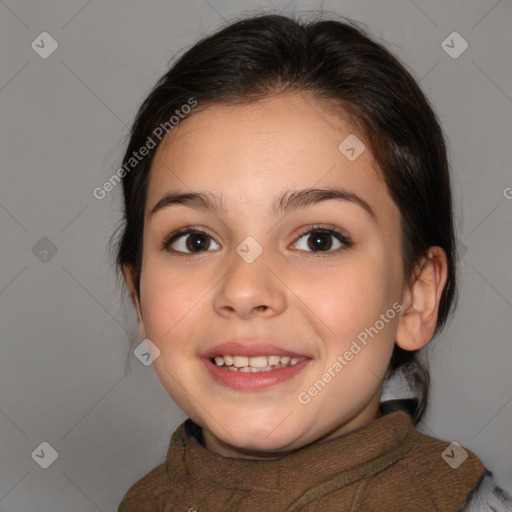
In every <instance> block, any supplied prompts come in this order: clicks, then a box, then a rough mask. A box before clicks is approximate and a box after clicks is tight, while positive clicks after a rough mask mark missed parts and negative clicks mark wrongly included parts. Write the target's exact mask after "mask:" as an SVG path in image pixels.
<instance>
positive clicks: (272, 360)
mask: <svg viewBox="0 0 512 512" xmlns="http://www.w3.org/2000/svg"><path fill="white" fill-rule="evenodd" d="M305 359H306V358H305V357H290V356H278V355H273V356H266V355H260V356H253V357H247V356H231V355H223V356H221V355H218V356H215V357H212V358H211V362H212V363H213V364H215V365H216V366H218V367H219V368H222V369H224V370H226V371H232V372H242V373H248V372H252V373H258V372H270V371H274V370H278V369H280V368H290V367H291V366H295V365H296V364H297V363H300V362H301V361H304V360H305Z"/></svg>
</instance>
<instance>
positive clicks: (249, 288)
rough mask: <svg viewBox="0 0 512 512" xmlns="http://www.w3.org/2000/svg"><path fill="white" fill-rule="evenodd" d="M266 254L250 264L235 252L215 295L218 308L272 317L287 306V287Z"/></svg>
mask: <svg viewBox="0 0 512 512" xmlns="http://www.w3.org/2000/svg"><path fill="white" fill-rule="evenodd" d="M264 255H265V251H263V253H262V254H261V255H260V256H259V257H258V258H257V259H256V260H255V261H253V262H252V263H248V262H246V261H245V260H244V259H242V258H241V257H240V256H239V255H238V254H236V253H235V255H234V256H233V261H232V264H231V267H230V270H229V271H228V272H227V273H226V274H225V276H224V278H223V279H222V280H221V282H220V284H219V287H218V288H217V290H216V294H215V297H214V309H215V311H216V312H217V313H218V314H219V315H222V316H225V317H233V316H237V317H239V318H242V319H244V320H247V319H250V318H252V317H254V316H263V317H272V316H274V315H279V314H281V313H282V312H283V311H284V310H285V309H286V296H285V288H286V287H285V285H284V284H283V282H282V281H281V280H280V279H279V278H278V277H277V276H278V275H279V273H278V271H277V269H276V268H272V266H271V265H270V262H269V261H268V259H267V258H266V257H265V256H264ZM230 263H231V262H230ZM274 267H275V266H274Z"/></svg>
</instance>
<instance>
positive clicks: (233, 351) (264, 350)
mask: <svg viewBox="0 0 512 512" xmlns="http://www.w3.org/2000/svg"><path fill="white" fill-rule="evenodd" d="M224 355H230V356H245V357H256V356H263V355H266V356H288V357H308V356H306V355H304V354H299V353H297V352H293V351H291V350H286V349H284V348H281V347H278V346H277V345H275V344H273V343H269V342H268V341H265V340H261V339H259V340H258V339H255V338H245V339H242V338H238V339H236V340H230V341H227V342H225V343H221V344H219V345H215V346H214V347H212V348H210V349H208V350H207V351H206V352H205V353H204V354H203V357H208V358H210V359H211V358H212V357H215V356H224Z"/></svg>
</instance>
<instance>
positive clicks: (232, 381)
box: [202, 358, 310, 391]
mask: <svg viewBox="0 0 512 512" xmlns="http://www.w3.org/2000/svg"><path fill="white" fill-rule="evenodd" d="M202 361H203V363H204V365H205V366H206V368H207V369H208V371H209V372H210V374H211V375H212V377H213V378H214V379H215V380H216V381H217V382H218V383H220V384H222V385H223V386H227V387H229V388H232V389H239V390H244V391H259V390H261V389H266V388H269V387H271V386H276V385H277V384H281V383H282V382H286V381H287V380H290V379H292V378H293V377H295V375H297V374H298V373H299V372H301V371H302V370H303V369H304V368H305V367H306V366H307V364H308V363H309V361H310V359H305V360H303V361H300V362H299V363H297V364H295V365H293V366H286V367H284V368H277V369H276V370H269V371H266V372H241V371H238V372H234V371H231V370H225V369H224V368H223V367H221V366H217V365H216V364H214V363H212V362H211V361H210V359H206V358H203V359H202Z"/></svg>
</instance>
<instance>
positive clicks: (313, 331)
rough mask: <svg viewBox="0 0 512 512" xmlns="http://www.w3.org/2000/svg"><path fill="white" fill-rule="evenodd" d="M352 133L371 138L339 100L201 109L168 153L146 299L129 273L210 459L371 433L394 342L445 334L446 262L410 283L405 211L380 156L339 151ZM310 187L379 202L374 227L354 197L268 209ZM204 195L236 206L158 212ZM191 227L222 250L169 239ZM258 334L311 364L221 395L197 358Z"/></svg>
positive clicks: (300, 98) (164, 371)
mask: <svg viewBox="0 0 512 512" xmlns="http://www.w3.org/2000/svg"><path fill="white" fill-rule="evenodd" d="M349 134H356V135H357V136H358V137H359V139H361V140H364V139H363V136H362V135H361V134H359V133H358V132H357V131H356V130H355V129H354V127H353V126H351V125H350V123H349V122H348V120H347V117H346V116H345V118H342V117H341V116H340V115H339V112H338V113H336V114H335V113H334V111H333V110H332V108H331V109H329V106H328V105H327V104H326V103H322V102H320V101H319V100H315V99H313V98H312V97H308V96H306V95H299V94H296V93H294V94H280V95H275V96H271V97H268V98H265V99H263V100H259V101H258V102H256V103H253V104H251V105H244V106H236V107H234V106H211V107H208V108H206V109H205V110H202V111H199V112H196V113H193V114H192V115H189V116H188V117H187V118H186V119H185V120H184V121H182V122H181V123H180V125H179V126H178V127H176V128H175V129H174V130H173V131H172V132H171V133H170V134H169V135H168V136H167V137H166V139H165V140H164V142H163V143H162V145H161V146H160V147H159V149H158V151H157V154H156V156H155V160H154V162H153V165H152V168H151V172H150V181H149V188H148V195H147V202H146V217H145V225H144V235H143V243H144V246H143V247H144V250H143V259H142V270H141V281H140V296H137V294H136V292H135V288H134V286H133V278H132V269H131V268H130V267H128V266H126V267H125V268H124V274H125V278H126V281H127V284H128V286H129V288H130V291H131V295H132V299H133V302H134V305H135V309H136V313H137V318H138V323H139V334H140V336H141V339H146V338H149V339H150V340H151V341H152V342H153V343H154V344H155V345H156V346H157V347H158V348H159V349H160V351H161V352H160V356H159V357H158V358H156V360H154V362H153V366H154V368H155V371H156V372H157V375H158V377H159V379H160V380H161V382H162V384H163V386H164V387H165V389H166V390H167V391H168V393H169V394H170V396H171V397H172V398H173V399H174V401H175V402H176V403H177V404H178V406H179V407H180V408H181V409H182V410H183V411H184V412H185V413H186V414H187V415H188V416H189V417H190V418H192V419H193V420H194V421H195V422H196V423H197V424H199V425H200V426H201V427H202V428H203V435H204V438H205V443H206V447H207V448H208V449H209V450H211V451H213V452H216V453H218V454H221V455H224V456H229V457H238V458H258V459H266V458H276V457H279V456H281V455H283V454H285V453H288V452H290V451H292V450H296V449H298V448H300V447H303V446H306V445H308V444H310V443H313V442H318V441H321V440H327V439H331V438H333V437H336V436H339V435H342V434H344V433H347V432H350V431H352V430H354V429H357V428H360V427H362V426H364V425H366V424H368V423H369V422H370V421H372V420H373V419H375V418H377V417H378V416H379V412H378V406H379V400H380V394H381V391H382V384H383V380H384V375H385V372H386V369H387V366H388V363H389V359H390V357H391V353H392V350H393V347H394V344H395V343H397V344H398V345H399V346H400V347H402V348H404V349H405V350H416V349H419V348H422V347H423V346H425V345H426V344H427V343H428V342H429V341H430V340H431V339H432V337H433V335H434V331H435V326H436V320H437V313H438V307H439V300H440V297H441V293H442V290H443V287H444V285H445V282H446V276H447V262H446V255H445V253H444V251H443V250H442V249H441V248H439V247H432V248H430V250H429V252H428V254H427V256H426V257H425V258H424V260H422V262H420V263H419V264H418V267H417V273H416V275H417V278H416V279H415V280H414V281H413V283H412V284H407V280H406V279H405V276H404V275H403V268H402V259H401V241H402V240H401V229H400V218H401V217H400V211H399V210H398V208H397V206H396V205H395V203H394V202H393V200H392V199H391V197H390V195H389V192H388V190H387V189H386V186H385V184H384V182H383V181H382V177H381V176H380V174H379V173H380V171H379V169H378V167H377V165H376V164H375V162H374V160H373V157H372V154H371V152H370V150H369V148H368V147H367V148H366V150H365V151H364V152H363V153H362V154H361V155H360V156H359V157H358V158H357V159H356V160H354V161H349V160H348V159H347V158H346V157H345V156H344V155H343V154H342V153H341V152H340V151H339V149H338V146H339V144H340V142H341V141H343V140H344V139H345V138H346V137H347V136H348V135H349ZM308 187H312V188H327V187H338V188H339V187H342V188H344V189H346V190H348V191H350V192H352V193H355V194H357V195H358V196H359V197H361V198H363V199H364V200H365V201H366V202H367V203H368V204H369V205H370V206H371V208H372V209H373V211H374V212H375V219H374V218H373V217H372V216H371V215H370V214H369V213H368V212H367V211H366V210H365V209H363V208H362V207H361V206H359V205H357V204H355V203H353V202H350V201H335V200H330V201H324V202H320V203H318V204H314V205H311V206H308V207H306V208H301V209H299V210H296V211H292V212H289V213H288V214H286V215H284V216H282V217H281V216H277V217H276V216H274V215H273V214H272V213H271V211H270V206H271V204H272V203H273V201H274V197H275V196H276V195H279V194H281V193H284V192H286V191H288V190H290V189H292V190H296V189H303V188H308ZM192 190H193V191H198V190H201V191H210V192H214V193H218V194H222V195H223V196H224V199H223V204H224V205H225V206H226V208H227V211H226V212H221V211H219V212H215V213H213V212H210V211H208V210H201V209H198V208H191V207H189V206H185V205H173V206H168V207H166V208H163V209H162V210H160V211H158V212H157V213H155V214H154V215H150V211H151V210H152V208H153V207H154V206H155V205H156V204H157V203H158V201H159V200H160V199H161V198H162V197H163V196H164V195H166V194H167V193H169V192H172V191H180V192H190V191H192ZM317 223H322V224H327V225H328V226H330V227H333V228H336V229H337V230H339V231H340V232H341V233H342V234H345V235H346V236H349V238H350V239H351V241H352V245H351V246H350V247H345V248H344V249H342V250H341V251H336V249H338V248H339V247H343V245H342V244H341V243H340V242H338V241H337V240H336V238H334V237H329V236H328V235H325V237H324V238H323V239H322V240H323V243H324V244H325V245H324V246H322V247H326V248H327V249H324V252H321V251H317V252H315V251H314V248H312V244H311V238H312V235H311V234H310V235H304V236H301V237H300V238H299V235H300V234H301V233H302V232H303V231H306V230H307V228H308V227H311V226H312V225H314V224H317ZM191 224H192V225H194V226H199V227H201V228H202V229H203V230H205V231H207V233H208V234H209V235H210V236H211V237H212V238H211V239H209V237H203V238H202V240H203V241H204V242H206V243H208V242H209V243H210V245H209V246H206V249H205V250H203V251H202V252H195V253H194V252H190V246H189V248H188V249H187V245H186V243H185V242H186V241H187V235H184V236H182V238H181V239H180V240H179V241H176V242H175V243H174V244H173V246H172V248H174V249H175V251H185V253H184V252H182V253H179V252H173V251H172V249H171V248H168V249H167V250H166V249H162V248H161V243H162V241H163V240H164V239H165V238H166V237H167V236H168V235H169V234H170V233H172V232H173V231H174V230H177V229H179V228H182V227H184V226H187V225H191ZM247 236H251V237H253V238H254V239H255V240H256V241H257V242H258V243H259V245H260V246H261V247H262V249H263V252H262V254H261V255H260V256H259V257H258V258H257V259H256V260H255V261H254V262H252V263H247V262H246V261H245V260H244V259H242V258H241V257H240V256H239V255H238V254H237V252H236V248H237V246H238V245H239V244H240V243H241V242H242V241H243V240H244V239H245V238H246V237H247ZM189 242H190V240H189ZM308 242H309V244H308ZM329 244H331V245H330V246H329ZM313 247H314V246H313ZM329 247H330V248H329ZM187 250H188V253H186V251H187ZM192 250H193V247H192ZM326 251H327V252H329V251H330V253H331V256H330V257H326V256H325V254H326ZM394 303H398V304H401V305H402V306H403V310H402V312H401V313H400V314H397V315H396V316H395V317H394V318H393V319H391V320H389V321H388V323H386V324H385V327H384V328H382V329H381V330H380V331H379V332H378V334H377V335H376V336H374V337H373V338H370V339H369V342H368V344H367V345H366V346H364V347H363V349H362V350H361V351H360V352H359V353H358V354H357V355H355V356H354V357H353V359H352V360H351V361H349V362H348V364H347V365H346V366H344V368H343V370H342V371H341V372H339V373H337V374H336V376H335V377H334V378H332V380H331V381H330V382H329V383H328V384H327V385H326V386H325V388H324V389H322V391H321V392H319V393H318V394H317V396H315V397H312V398H311V400H310V401H309V403H307V404H302V403H300V402H299V401H298V398H297V397H298V394H299V393H300V392H303V391H307V390H308V389H309V388H310V387H311V386H312V385H313V384H314V383H315V381H317V380H318V379H319V378H321V376H322V374H324V373H325V372H326V371H327V369H328V368H329V367H332V365H333V363H334V362H335V361H336V360H337V357H338V356H339V355H343V354H344V353H345V352H346V351H347V350H348V349H349V348H350V344H351V342H352V341H353V340H356V339H357V336H358V334H359V333H361V332H362V331H364V329H365V328H368V327H370V326H374V325H375V322H376V321H377V320H378V319H379V317H380V315H381V314H384V313H385V312H386V310H388V309H389V308H391V307H392V305H393V304H394ZM260 306H266V308H263V307H260ZM248 336H257V337H259V338H261V339H264V340H270V341H271V342H273V343H275V344H276V345H279V346H280V347H283V348H284V349H287V350H291V351H294V352H298V353H300V354H304V355H307V356H308V357H310V358H311V359H310V361H309V362H308V364H307V366H306V367H305V368H304V369H303V370H302V371H301V372H300V373H298V374H297V375H296V376H295V377H294V378H292V379H291V380H289V381H287V382H284V383H281V384H278V385H277V386H273V387H271V388H268V389H264V390H259V391H245V390H244V391H240V390H234V389H230V388H228V387H225V386H222V385H221V384H219V383H217V382H216V381H215V380H214V379H213V378H212V377H211V376H210V374H209V372H207V371H206V369H205V367H204V365H203V363H202V362H201V360H200V355H201V354H203V353H204V352H205V351H206V350H207V349H210V348H211V347H214V346H215V345H217V344H219V343H222V342H225V341H228V340H230V339H232V338H235V337H248ZM266 355H270V354H266Z"/></svg>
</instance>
